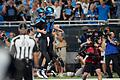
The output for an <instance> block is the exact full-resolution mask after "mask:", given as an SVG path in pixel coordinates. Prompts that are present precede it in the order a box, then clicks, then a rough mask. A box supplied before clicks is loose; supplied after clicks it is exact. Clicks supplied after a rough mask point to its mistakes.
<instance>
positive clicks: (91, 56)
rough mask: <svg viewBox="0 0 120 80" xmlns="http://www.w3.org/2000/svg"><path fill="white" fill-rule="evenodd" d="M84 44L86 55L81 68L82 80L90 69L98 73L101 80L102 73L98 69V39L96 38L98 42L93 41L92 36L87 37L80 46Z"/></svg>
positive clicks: (99, 48)
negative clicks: (82, 68)
mask: <svg viewBox="0 0 120 80" xmlns="http://www.w3.org/2000/svg"><path fill="white" fill-rule="evenodd" d="M83 45H86V50H85V52H86V55H88V57H87V58H86V60H85V66H84V70H83V75H82V78H83V80H86V78H87V76H88V74H89V73H91V72H92V71H94V70H95V71H96V73H97V75H98V80H102V74H101V69H100V60H101V56H100V53H101V46H100V41H99V39H98V43H96V42H93V40H92V37H89V38H88V39H87V42H85V43H83V44H81V46H83Z"/></svg>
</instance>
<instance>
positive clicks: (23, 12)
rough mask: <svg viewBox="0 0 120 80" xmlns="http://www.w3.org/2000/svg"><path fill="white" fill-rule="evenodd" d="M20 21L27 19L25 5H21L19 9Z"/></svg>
mask: <svg viewBox="0 0 120 80" xmlns="http://www.w3.org/2000/svg"><path fill="white" fill-rule="evenodd" d="M17 15H18V19H17V20H18V21H26V19H25V15H26V12H25V6H24V5H23V4H21V5H19V7H18V14H17Z"/></svg>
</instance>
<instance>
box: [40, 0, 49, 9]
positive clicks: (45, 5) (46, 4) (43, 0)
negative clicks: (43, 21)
mask: <svg viewBox="0 0 120 80" xmlns="http://www.w3.org/2000/svg"><path fill="white" fill-rule="evenodd" d="M41 6H42V8H44V9H46V7H47V6H48V2H47V1H46V0H42V4H41Z"/></svg>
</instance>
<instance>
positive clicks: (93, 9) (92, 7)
mask: <svg viewBox="0 0 120 80" xmlns="http://www.w3.org/2000/svg"><path fill="white" fill-rule="evenodd" d="M86 17H87V19H88V20H96V19H97V18H98V14H97V10H96V6H95V4H91V5H90V9H89V10H88V13H87V16H86Z"/></svg>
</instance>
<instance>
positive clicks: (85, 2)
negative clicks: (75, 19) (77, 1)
mask: <svg viewBox="0 0 120 80" xmlns="http://www.w3.org/2000/svg"><path fill="white" fill-rule="evenodd" d="M81 6H82V9H83V14H84V15H86V14H87V13H88V8H89V2H88V0H82V2H81Z"/></svg>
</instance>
